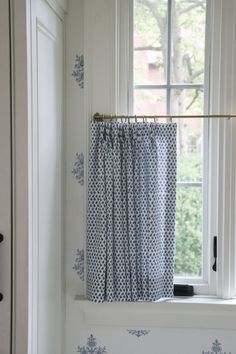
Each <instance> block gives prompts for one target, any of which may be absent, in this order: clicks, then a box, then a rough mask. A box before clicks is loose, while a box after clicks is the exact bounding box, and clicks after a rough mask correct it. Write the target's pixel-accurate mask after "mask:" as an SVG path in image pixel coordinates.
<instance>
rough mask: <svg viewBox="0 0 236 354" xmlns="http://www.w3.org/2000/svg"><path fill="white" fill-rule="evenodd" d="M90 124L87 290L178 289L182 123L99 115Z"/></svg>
mask: <svg viewBox="0 0 236 354" xmlns="http://www.w3.org/2000/svg"><path fill="white" fill-rule="evenodd" d="M90 128H91V129H90V152H89V179H88V211H87V270H88V271H87V297H88V299H90V300H92V301H98V302H102V301H138V300H143V301H156V300H159V299H160V298H166V297H172V296H173V273H174V234H175V203H176V128H177V126H176V124H175V123H118V122H115V123H114V122H109V123H103V122H93V123H91V127H90Z"/></svg>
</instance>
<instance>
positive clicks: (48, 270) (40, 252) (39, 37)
mask: <svg viewBox="0 0 236 354" xmlns="http://www.w3.org/2000/svg"><path fill="white" fill-rule="evenodd" d="M34 6H35V7H34V9H33V10H34V13H33V19H32V22H33V23H34V26H35V27H34V28H33V31H32V35H33V56H32V57H33V102H34V104H33V122H32V125H33V142H32V143H33V164H32V167H33V174H32V176H33V203H32V204H33V239H32V247H31V249H32V257H31V260H32V270H31V271H32V274H33V277H32V279H33V284H32V286H33V292H32V297H33V298H32V304H33V310H32V311H33V320H32V327H33V331H32V334H33V338H32V342H31V343H32V344H31V345H32V349H30V350H31V352H33V353H34V354H52V353H58V354H60V353H64V351H63V348H62V344H63V339H62V320H61V316H62V286H63V283H62V278H63V275H62V264H63V261H62V211H61V204H62V201H61V198H62V166H61V161H62V120H63V57H64V52H63V38H64V35H63V22H62V20H61V19H59V17H58V16H57V15H56V13H55V12H54V11H53V10H52V8H51V7H50V6H49V5H48V4H47V3H46V2H45V1H42V0H37V1H35V2H34Z"/></svg>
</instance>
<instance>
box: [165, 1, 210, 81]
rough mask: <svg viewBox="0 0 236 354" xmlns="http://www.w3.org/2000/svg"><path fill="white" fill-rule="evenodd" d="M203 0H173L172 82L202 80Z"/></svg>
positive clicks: (204, 7)
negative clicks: (192, 0)
mask: <svg viewBox="0 0 236 354" xmlns="http://www.w3.org/2000/svg"><path fill="white" fill-rule="evenodd" d="M205 13H206V0H196V1H194V3H192V2H191V1H190V2H188V1H180V0H172V33H171V39H172V43H171V51H172V53H171V82H172V83H203V82H204V51H205Z"/></svg>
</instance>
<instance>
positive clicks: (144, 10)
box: [132, 0, 207, 278]
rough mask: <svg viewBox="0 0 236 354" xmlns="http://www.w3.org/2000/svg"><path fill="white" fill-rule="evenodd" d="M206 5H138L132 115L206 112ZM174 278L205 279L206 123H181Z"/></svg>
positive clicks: (139, 0) (201, 0)
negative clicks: (204, 132) (204, 131)
mask: <svg viewBox="0 0 236 354" xmlns="http://www.w3.org/2000/svg"><path fill="white" fill-rule="evenodd" d="M205 12H206V1H205V0H195V1H194V2H192V1H188V0H169V1H167V0H134V32H133V35H134V41H133V43H134V48H133V58H134V60H133V76H134V86H133V90H134V92H133V107H132V108H133V113H134V114H137V115H145V114H146V115H167V114H172V115H187V116H188V115H196V114H203V113H204V69H205V68H204V57H205V53H204V51H205V15H206V14H205ZM175 121H176V122H177V125H178V133H177V208H176V257H175V275H176V276H180V277H188V278H189V277H193V278H198V277H202V275H203V266H202V264H203V257H204V250H203V238H204V237H206V235H204V234H203V230H204V229H205V228H204V225H203V221H204V218H203V210H206V209H204V205H203V200H205V199H204V197H203V196H204V188H205V187H204V186H205V184H204V181H205V180H206V176H205V175H204V154H205V153H206V151H204V146H207V144H206V145H204V144H205V142H204V139H203V137H204V134H203V130H204V124H205V122H206V121H204V122H203V121H202V120H201V119H200V118H199V119H194V118H192V119H190V118H188V119H176V120H175Z"/></svg>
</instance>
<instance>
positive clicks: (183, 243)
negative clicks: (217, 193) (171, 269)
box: [175, 187, 203, 277]
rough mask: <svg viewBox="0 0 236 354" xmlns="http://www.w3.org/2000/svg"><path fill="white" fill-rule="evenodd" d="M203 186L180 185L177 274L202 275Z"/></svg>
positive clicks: (177, 213) (187, 275) (177, 221)
mask: <svg viewBox="0 0 236 354" xmlns="http://www.w3.org/2000/svg"><path fill="white" fill-rule="evenodd" d="M202 203H203V201H202V188H201V187H178V188H177V207H176V255H175V275H176V276H184V277H200V276H201V275H202V223H203V220H202V219H203V211H202Z"/></svg>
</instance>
